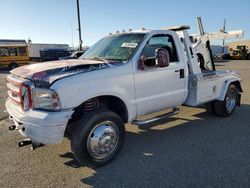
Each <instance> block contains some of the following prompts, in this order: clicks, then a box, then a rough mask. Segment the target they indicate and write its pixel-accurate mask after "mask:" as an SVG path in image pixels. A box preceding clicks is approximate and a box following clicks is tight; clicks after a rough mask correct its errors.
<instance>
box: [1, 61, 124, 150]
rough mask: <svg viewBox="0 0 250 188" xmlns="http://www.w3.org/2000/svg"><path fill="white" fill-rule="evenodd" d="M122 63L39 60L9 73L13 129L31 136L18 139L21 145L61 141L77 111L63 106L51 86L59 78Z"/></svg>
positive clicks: (25, 135)
mask: <svg viewBox="0 0 250 188" xmlns="http://www.w3.org/2000/svg"><path fill="white" fill-rule="evenodd" d="M117 65H121V63H107V62H100V61H86V60H68V61H58V62H47V63H38V64H33V65H29V66H24V67H20V68H17V69H14V70H12V71H11V74H10V75H8V77H7V88H8V99H7V101H6V104H5V106H6V110H7V112H8V113H9V116H10V126H9V129H10V130H18V132H19V133H20V134H21V135H22V136H24V137H26V138H28V139H25V140H22V141H20V142H18V145H19V146H20V147H23V146H26V145H30V144H31V145H32V148H33V149H34V148H36V147H38V146H41V145H44V144H57V143H60V142H61V141H62V139H63V137H64V133H65V129H66V126H67V124H68V121H69V119H70V118H71V115H72V113H73V109H62V108H61V103H60V98H59V95H58V94H57V92H56V91H54V90H52V89H50V86H51V85H52V84H53V83H54V82H55V81H57V80H59V79H63V78H66V77H69V76H74V75H77V74H82V73H86V72H91V71H95V70H101V69H106V68H111V67H113V66H117Z"/></svg>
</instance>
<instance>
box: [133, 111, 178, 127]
mask: <svg viewBox="0 0 250 188" xmlns="http://www.w3.org/2000/svg"><path fill="white" fill-rule="evenodd" d="M179 112H180V109H179V108H173V111H172V112H168V113H166V114H162V115H159V116H156V117H153V118H151V119H145V120H134V121H132V124H134V125H139V126H140V125H146V124H149V123H153V122H156V121H159V120H162V119H167V118H169V117H171V116H173V115H176V114H178V113H179Z"/></svg>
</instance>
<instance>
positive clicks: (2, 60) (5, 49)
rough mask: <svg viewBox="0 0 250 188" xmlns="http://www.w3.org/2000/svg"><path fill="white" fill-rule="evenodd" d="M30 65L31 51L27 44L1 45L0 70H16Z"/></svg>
mask: <svg viewBox="0 0 250 188" xmlns="http://www.w3.org/2000/svg"><path fill="white" fill-rule="evenodd" d="M27 64H29V50H28V46H27V45H26V44H2V45H0V68H7V67H8V68H9V69H14V68H16V67H19V66H22V65H27Z"/></svg>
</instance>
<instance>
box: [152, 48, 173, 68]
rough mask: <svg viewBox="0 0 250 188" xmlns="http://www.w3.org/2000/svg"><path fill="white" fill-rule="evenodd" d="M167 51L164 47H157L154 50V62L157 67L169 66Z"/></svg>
mask: <svg viewBox="0 0 250 188" xmlns="http://www.w3.org/2000/svg"><path fill="white" fill-rule="evenodd" d="M169 62H170V58H169V53H168V51H167V50H166V49H165V48H157V49H156V50H155V63H156V65H157V66H159V67H167V66H169Z"/></svg>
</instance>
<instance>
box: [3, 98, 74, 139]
mask: <svg viewBox="0 0 250 188" xmlns="http://www.w3.org/2000/svg"><path fill="white" fill-rule="evenodd" d="M5 107H6V110H7V112H8V113H9V115H10V118H11V120H12V121H13V122H14V123H15V125H16V129H17V130H18V131H19V132H20V133H21V134H22V135H23V136H25V137H28V138H30V139H31V141H32V142H36V143H42V144H57V143H60V142H61V141H62V139H63V136H64V132H65V128H66V126H67V123H68V120H69V119H70V117H71V115H72V113H73V111H72V110H63V111H59V112H48V111H39V110H29V111H26V112H24V111H22V109H20V107H18V106H16V105H15V104H13V103H12V102H11V101H10V100H9V99H7V101H6V103H5Z"/></svg>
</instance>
